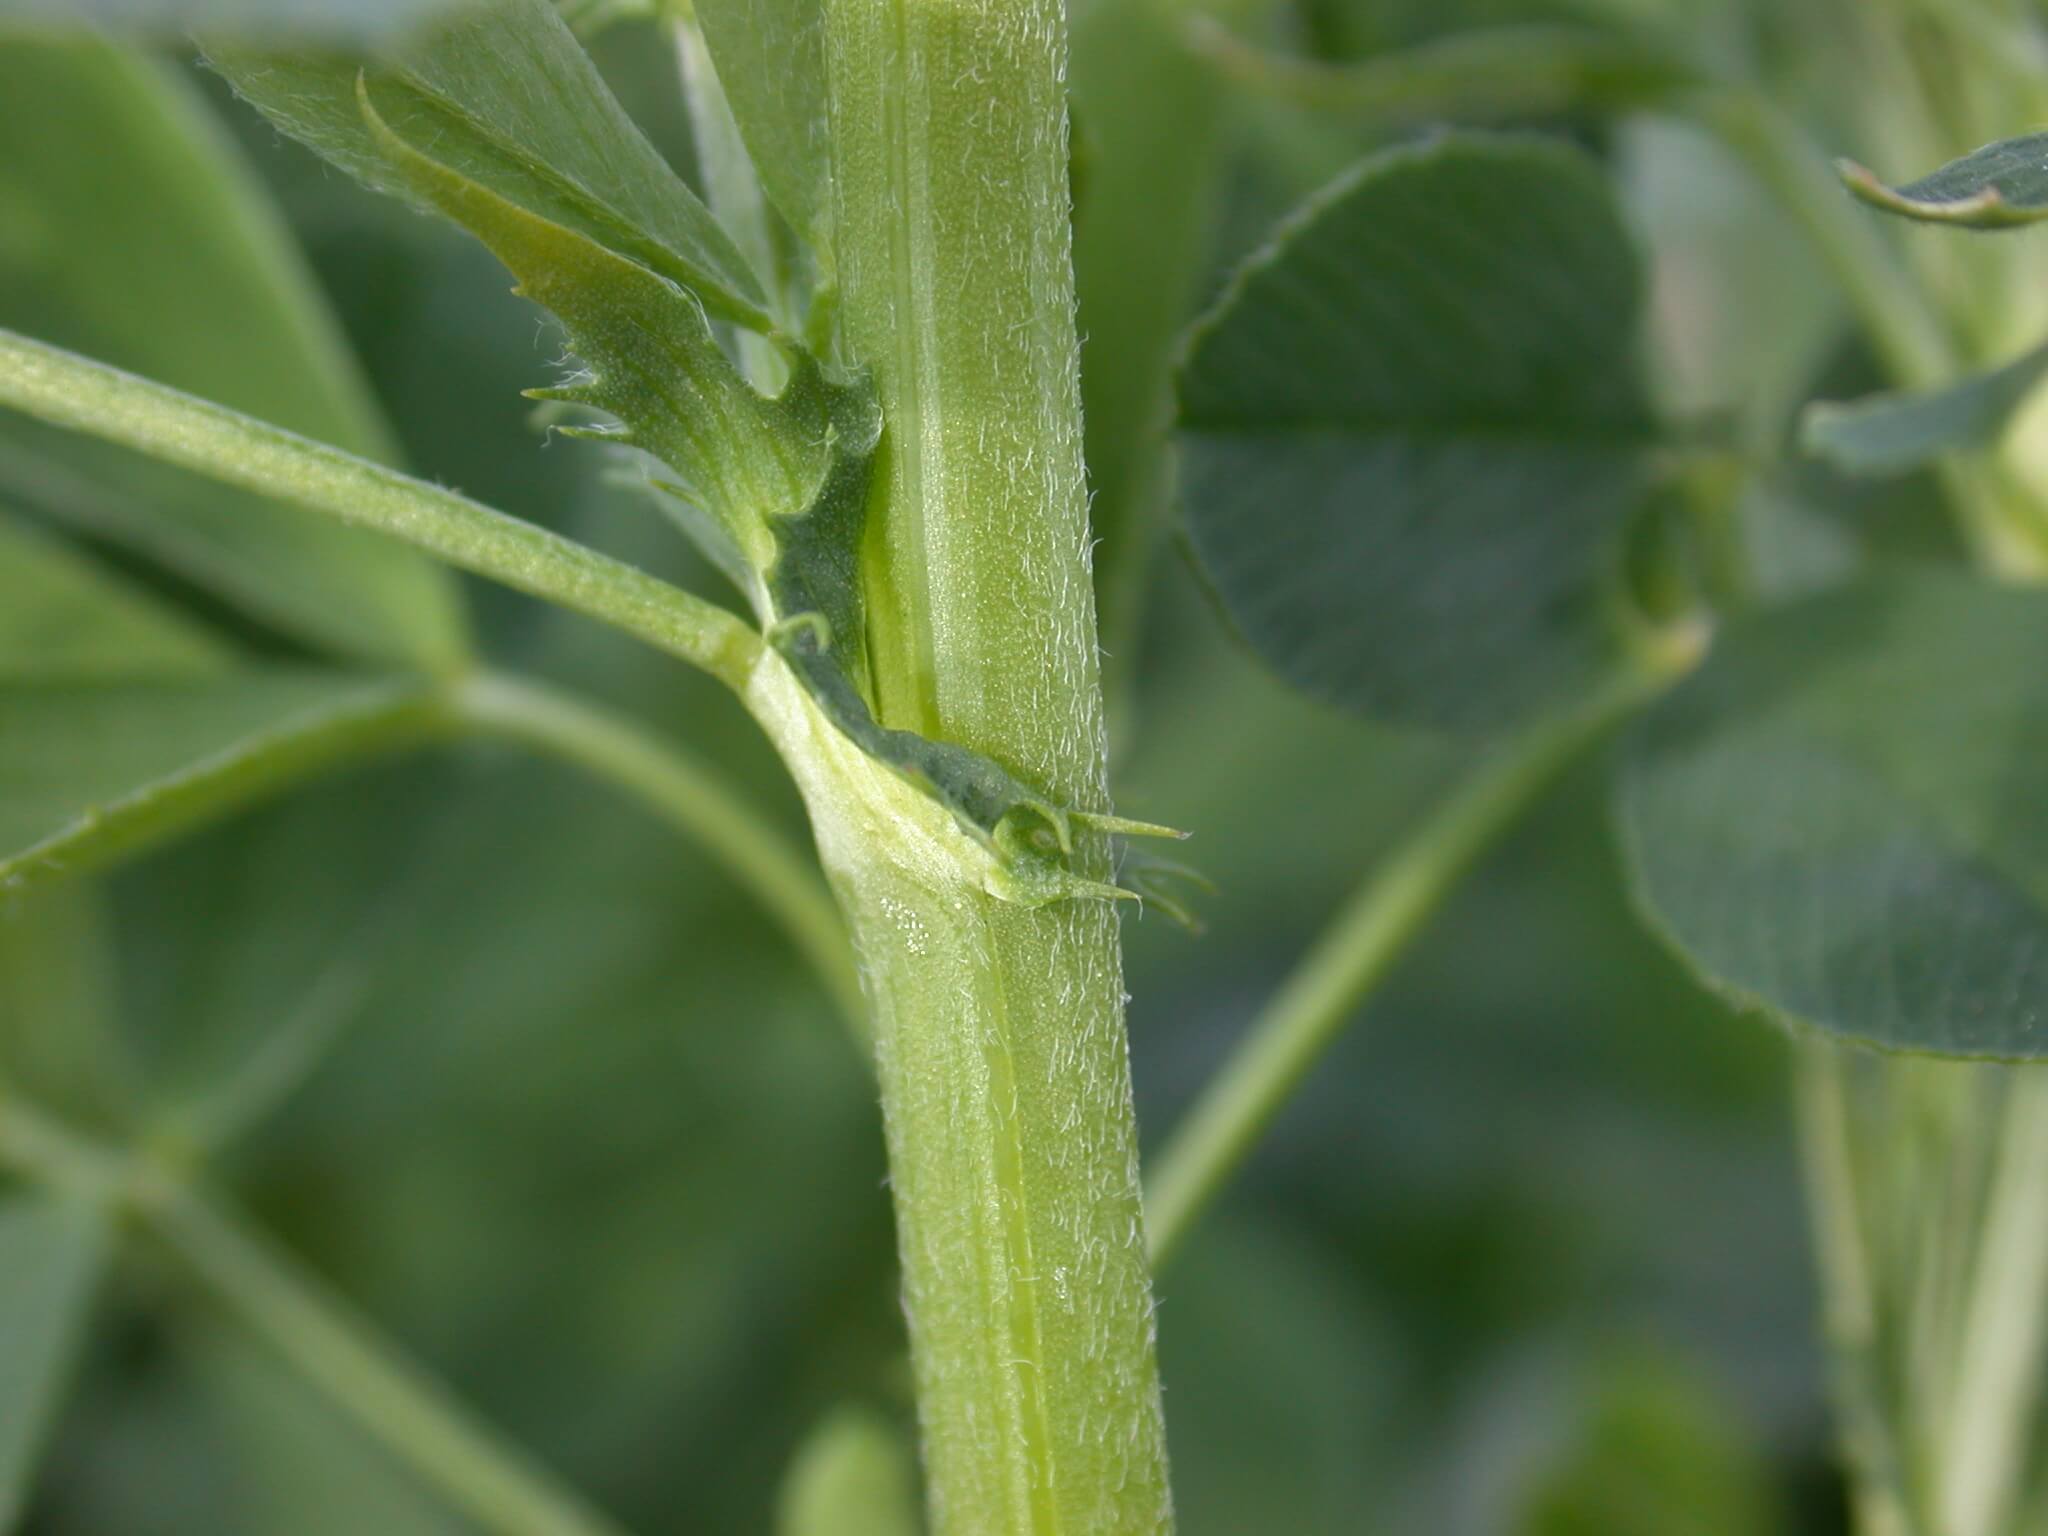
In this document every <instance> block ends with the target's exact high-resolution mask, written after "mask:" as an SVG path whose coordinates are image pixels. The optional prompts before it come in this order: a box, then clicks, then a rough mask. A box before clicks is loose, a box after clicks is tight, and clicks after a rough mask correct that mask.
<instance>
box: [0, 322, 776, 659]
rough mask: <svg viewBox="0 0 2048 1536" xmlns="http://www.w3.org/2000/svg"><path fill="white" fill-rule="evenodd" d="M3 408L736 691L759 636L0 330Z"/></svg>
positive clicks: (714, 610)
mask: <svg viewBox="0 0 2048 1536" xmlns="http://www.w3.org/2000/svg"><path fill="white" fill-rule="evenodd" d="M0 406H7V407H11V408H12V409H14V410H18V411H23V412H26V413H27V414H28V415H31V416H34V417H36V418H37V419H39V420H42V421H46V422H49V423H50V424H52V425H53V426H58V427H64V428H68V429H69V430H71V431H74V432H83V433H86V434H88V435H90V436H93V437H97V438H101V439H103V440H105V441H107V442H110V443H118V444H120V445H121V446H122V447H124V448H132V449H135V450H136V451H138V452H141V453H145V454H148V455H150V456H151V457H152V458H157V459H162V460H164V461H165V462H167V463H171V464H177V465H179V466H181V467H183V468H185V469H190V470H193V471H196V472H197V473H199V474H202V475H205V476H207V477H209V478H211V479H214V480H219V481H223V482H225V483H226V484H229V485H238V486H241V487H242V488H244V489H245V490H251V491H256V492H259V493H260V494H263V495H266V496H275V497H277V498H278V499H280V500H283V501H289V502H293V503H295V504H297V505H299V506H302V507H307V508H310V509H311V510H313V511H316V512H325V513H327V514H329V515H331V516H333V517H336V518H339V519H340V520H341V521H342V522H345V523H349V524H352V525H354V526H356V527H359V528H368V529H371V530H374V531H375V532H378V533H383V534H388V535H390V536H391V537H392V538H395V539H398V540H400V541H402V542H404V543H407V544H411V545H413V546H414V547H416V548H418V549H422V550H425V551H426V552H427V553H428V554H431V555H434V556H436V557H437V558H439V559H441V560H444V561H446V562H448V563H449V564H450V565H454V566H458V567H460V568H461V569H463V570H466V571H471V572H474V573H475V574H476V575H479V576H485V577H488V578H490V579H491V580H493V581H498V582H502V583H503V584H505V585H506V586H508V587H513V588H516V589H517V590H519V591H521V592H527V593H530V594H532V595H533V596H535V597H542V598H546V599H547V600H548V601H550V602H552V603H555V604H557V605H559V606H560V607H563V608H568V609H571V610H573V611H574V612H577V613H581V614H584V615H586V616H588V617H590V618H594V619H597V620H600V621H601V622H603V623H606V624H610V625H612V626H613V627H614V628H617V629H622V630H624V631H626V632H627V633H628V634H631V635H634V636H636V637H638V638H639V639H641V640H644V641H646V642H648V643H649V644H651V645H653V646H655V647H657V648H659V649H661V650H664V651H667V652H668V653H669V654H670V655H672V656H678V657H680V658H682V659H683V660H684V661H687V662H690V663H692V664H693V665H695V666H699V667H702V668H703V669H704V670H705V671H707V672H709V673H711V674H712V675H713V676H715V677H717V678H719V679H721V680H722V681H724V682H725V683H727V684H728V685H729V686H732V687H734V688H738V687H740V686H742V685H743V684H744V682H745V679H746V676H747V673H748V672H749V670H750V669H751V667H752V665H753V663H754V661H755V660H756V658H758V657H759V655H760V653H761V646H762V642H761V638H760V636H759V635H758V634H756V633H755V632H754V630H753V629H752V628H751V627H750V626H749V625H747V624H746V623H745V622H744V621H743V620H741V619H740V618H739V617H737V616H736V615H734V614H732V613H730V612H728V611H727V610H725V609H723V608H720V607H718V606H717V605H716V604H714V603H708V602H706V601H704V600H703V599H702V598H700V597H696V596H693V595H692V594H690V593H688V592H685V591H683V590H681V589H680V588H678V587H673V586H670V585H669V584H668V583H667V582H664V581H660V580H657V579H656V578H655V577H653V576H650V575H648V574H647V573H646V572H645V571H641V570H638V569H636V568H635V567H633V566H630V565H627V564H625V563H624V562H622V561H618V560H614V559H612V558H611V557H610V556H608V555H602V554H599V553H598V552H597V551H595V550H592V549H588V548H585V547H584V546H583V545H581V544H577V543H574V542H572V541H571V540H568V539H565V538H562V537H561V536H560V535H559V534H554V533H550V532H548V531H547V530H546V529H544V528H537V527H535V526H533V525H532V524H531V523H525V522H521V521H520V520H519V519H518V518H514V517H508V516H506V515H505V514H504V513H502V512H495V511H493V510H492V509H490V508H489V507H486V506H483V505H481V504H479V503H477V502H474V501H471V500H469V499H468V498H467V497H465V496H459V495H457V494H455V493H454V492H453V491H447V490H443V489H442V488H441V487H439V486H436V485H429V484H428V483H426V482H425V481H423V480H415V479H413V478H412V477H410V476H408V475H402V474H399V473H398V472H397V471H395V470H391V469H386V468H384V467H383V466H382V465H380V464H373V463H371V462H370V461H368V460H367V459H360V458H357V457H355V456H354V455H353V454H347V453H343V452H342V451H341V450H339V449H337V448H329V447H327V446H325V445H324V444H321V443H316V442H313V441H311V440H310V439H307V438H303V437H300V436H298V435H297V434H296V433H292V432H287V431H284V430H283V429H282V428H279V427H273V426H269V425H267V424H265V423H263V422H260V421H257V420H256V419H255V418H254V417H250V416H244V415H242V414H241V413H239V412H237V411H231V410H228V409H227V408H226V407H225V406H219V405H214V404H211V403H209V402H208V401H205V400H200V399H198V398H196V397H195V396H192V395H188V394H185V393H183V392H182V391H179V390H175V389H170V388H167V387H166V386H164V385H162V384H153V383H151V382H150V381H149V380H147V379H142V378H137V377H136V376H135V375H134V374H131V373H124V372H122V371H121V370H120V369H118V368H110V367H108V366H107V365H106V364H104V363H96V362H93V361H92V360H90V359H89V358H83V357H79V356H78V355H76V354H75V353H71V352H66V351H63V350H62V349H60V348H57V347H52V346H48V345H45V344H44V343H42V342H39V341H31V340H30V339H29V338H27V337H25V336H19V335H16V334H15V333H13V332H11V331H4V330H0Z"/></svg>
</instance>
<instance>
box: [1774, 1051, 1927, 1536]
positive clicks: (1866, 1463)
mask: <svg viewBox="0 0 2048 1536" xmlns="http://www.w3.org/2000/svg"><path fill="white" fill-rule="evenodd" d="M1797 1050H1798V1056H1797V1060H1796V1062H1795V1073H1796V1076H1795V1081H1796V1083H1797V1087H1798V1095H1799V1098H1798V1104H1799V1148H1800V1154H1801V1158H1802V1161H1803V1163H1804V1166H1805V1172H1806V1186H1807V1204H1808V1208H1809V1210H1810V1211H1811V1213H1812V1217H1813V1232H1814V1247H1815V1250H1816V1256H1817V1258H1818V1260H1819V1269H1820V1277H1821V1320H1822V1326H1823V1330H1824V1332H1825V1333H1826V1336H1827V1343H1828V1356H1829V1360H1830V1363H1831V1366H1832V1372H1831V1374H1832V1375H1833V1378H1834V1389H1835V1392H1834V1395H1835V1404H1836V1411H1837V1412H1838V1413H1839V1414H1840V1415H1841V1417H1842V1431H1841V1433H1842V1441H1843V1445H1844V1447H1845V1449H1846V1450H1847V1452H1848V1459H1849V1466H1850V1471H1851V1473H1852V1479H1851V1485H1850V1497H1851V1501H1852V1503H1853V1504H1854V1506H1855V1510H1856V1528H1857V1530H1858V1531H1859V1532H1860V1533H1862V1536H1919V1531H1918V1527H1917V1526H1916V1525H1915V1524H1914V1521H1913V1518H1912V1513H1911V1503H1910V1500H1909V1498H1908V1495H1907V1490H1906V1482H1905V1472H1904V1469H1903V1467H1902V1466H1901V1464H1900V1456H1899V1448H1898V1444H1897V1442H1896V1439H1895V1438H1894V1435H1893V1432H1892V1419H1893V1415H1892V1414H1891V1413H1890V1412H1889V1411H1888V1409H1887V1407H1886V1404H1885V1401H1884V1393H1883V1387H1882V1385H1881V1383H1882V1380H1883V1377H1884V1371H1883V1369H1882V1366H1881V1362H1880V1360H1879V1353H1878V1342H1879V1341H1878V1310H1877V1281H1876V1277H1875V1275H1874V1274H1873V1266H1872V1263H1871V1252H1870V1234H1869V1232H1868V1230H1867V1228H1866V1225H1865V1222H1864V1220H1863V1212H1862V1204H1861V1202H1860V1200H1859V1199H1858V1194H1857V1183H1858V1181H1857V1169H1856V1154H1855V1147H1854V1143H1853V1140H1852V1138H1851V1135H1850V1128H1849V1108H1848V1104H1847V1102H1846V1100H1847V1092H1846V1084H1845V1083H1844V1081H1843V1079H1844V1076H1845V1075H1846V1073H1847V1071H1848V1069H1849V1066H1850V1059H1849V1055H1848V1052H1847V1050H1846V1049H1845V1048H1844V1047H1842V1046H1839V1045H1836V1044H1834V1043H1832V1042H1830V1041H1825V1040H1819V1039H1815V1040H1807V1041H1802V1042H1800V1043H1799V1045H1798V1047H1797Z"/></svg>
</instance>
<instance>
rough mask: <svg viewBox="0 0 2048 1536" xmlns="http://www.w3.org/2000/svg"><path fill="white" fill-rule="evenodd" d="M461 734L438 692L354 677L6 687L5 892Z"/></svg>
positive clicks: (0, 714) (1, 745)
mask: <svg viewBox="0 0 2048 1536" xmlns="http://www.w3.org/2000/svg"><path fill="white" fill-rule="evenodd" d="M452 723H453V722H452V719H451V717H450V714H449V711H448V708H447V706H446V704H445V702H444V700H443V698H442V696H441V694H440V692H439V690H438V689H437V688H435V687H434V686H433V685H431V684H428V683H423V682H418V681H411V680H405V681H392V680H387V679H382V678H368V679H366V678H363V677H360V676H354V675H350V674H347V673H321V672H300V671H284V670H276V671H261V672H256V671H241V672H228V673H222V674H220V675H218V676H203V677H199V678H192V679H175V678H173V679H162V680H157V679H148V680H127V679H124V680H120V681H105V680H98V679H82V680H77V681H64V680H58V681H49V682H0V888H14V889H18V888H20V887H21V886H22V885H23V884H24V883H26V882H29V881H33V880H35V879H38V878H42V877H47V876H55V875H63V874H72V873H77V872H79V871H81V870H84V869H89V868H92V867H94V866H96V865H99V864H103V863H105V862H107V861H108V860H110V859H112V858H114V857H116V856H118V855H120V854H122V853H125V852H128V851H131V850H133V849H135V848H137V847H140V846H144V845H146V844H148V843H150V842H153V841H156V840H158V839H161V838H163V837H166V836H168V835H170V834H172V833H174V832H178V831H182V830H184V829H186V828H188V827H190V826H192V825H194V824H195V823H197V822H200V821H203V820H205V819H207V818H208V817H211V816H216V815H220V814H224V813H225V812H226V811H228V810H231V809H233V808H235V807H237V806H240V805H244V804H246V803H248V802H249V801H250V800H252V799H255V798H257V797H258V796H260V795H261V794H263V793H264V792H266V791H268V790H270V789H273V788H278V787H282V786H283V785H286V784H290V783H293V782H295V781H297V780H298V779H301V778H304V777H306V776H307V775H309V774H311V773H313V772H315V771H317V770H318V769H320V768H322V767H324V766H326V765H327V764H329V763H334V762H351V761H357V760H360V759H361V758H363V757H365V756H368V755H370V754H372V753H374V752H376V751H379V750H396V749H398V748H400V747H405V746H411V745H416V744H418V743H420V742H423V741H427V740H431V739H433V738H434V737H435V736H437V735H440V734H444V733H445V732H447V731H448V730H449V729H451V728H452Z"/></svg>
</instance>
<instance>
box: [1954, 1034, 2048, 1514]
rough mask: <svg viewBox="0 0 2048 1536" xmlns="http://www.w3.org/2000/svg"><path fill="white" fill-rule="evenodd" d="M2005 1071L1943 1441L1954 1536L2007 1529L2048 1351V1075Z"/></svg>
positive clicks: (2020, 1484) (2020, 1487)
mask: <svg viewBox="0 0 2048 1536" xmlns="http://www.w3.org/2000/svg"><path fill="white" fill-rule="evenodd" d="M2003 1070H2004V1072H2005V1074H2006V1076H2007V1079H2008V1081H2007V1082H2006V1084H2005V1085H2004V1086H2005V1090H2006V1091H2005V1093H2004V1094H2003V1095H2002V1096H2001V1100H2000V1103H1999V1108H1998V1115H1997V1122H1998V1123H1997V1130H1996V1132H1995V1134H1996V1136H1997V1142H1996V1148H1997V1150H1996V1153H1995V1155H1994V1157H1993V1160H1992V1165H1991V1185H1990V1198H1989V1200H1988V1202H1987V1204H1986V1205H1985V1208H1984V1213H1983V1219H1982V1225H1981V1227H1980V1234H1981V1235H1980V1236H1979V1238H1978V1242H1977V1252H1976V1262H1975V1265H1974V1267H1973V1273H1972V1275H1971V1282H1970V1287H1969V1291H1968V1299H1967V1301H1966V1302H1965V1303H1964V1305H1963V1307H1962V1308H1961V1324H1960V1326H1961V1340H1960V1347H1959V1349H1958V1351H1957V1355H1958V1358H1957V1361H1956V1365H1955V1382H1956V1385H1955V1394H1954V1397H1953V1399H1952V1405H1951V1408H1950V1411H1949V1413H1948V1414H1947V1415H1946V1422H1945V1424H1944V1425H1943V1426H1942V1430H1943V1432H1942V1434H1941V1435H1940V1437H1939V1452H1938V1454H1939V1461H1940V1467H1941V1509H1940V1517H1941V1529H1942V1530H1943V1531H1946V1532H1953V1533H1955V1536H1977V1533H1984V1536H1990V1533H1995V1532H1999V1531H2004V1530H2007V1529H2009V1521H2010V1516H2011V1511H2012V1508H2013V1506H2014V1504H2015V1502H2016V1501H2017V1500H2018V1498H2019V1496H2020V1494H2021V1492H2022V1491H2023V1485H2024V1474H2025V1471H2026V1454H2027V1446H2028V1442H2029V1439H2030V1437H2031V1435H2032V1432H2033V1429H2034V1427H2035V1422H2036V1418H2037V1402H2036V1399H2037V1398H2038V1396H2039V1390H2040V1384H2041V1370H2042V1354H2043V1350H2044V1347H2048V1215H2044V1212H2048V1073H2044V1071H2043V1069H2041V1068H2038V1067H2008V1068H2005V1069H2003Z"/></svg>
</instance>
